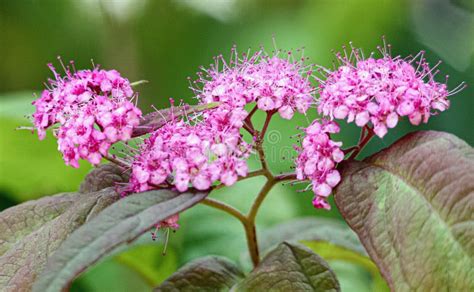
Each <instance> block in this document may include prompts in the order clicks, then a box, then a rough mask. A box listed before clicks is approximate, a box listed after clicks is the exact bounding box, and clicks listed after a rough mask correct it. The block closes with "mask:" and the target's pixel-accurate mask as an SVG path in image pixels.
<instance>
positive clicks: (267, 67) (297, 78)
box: [191, 47, 315, 119]
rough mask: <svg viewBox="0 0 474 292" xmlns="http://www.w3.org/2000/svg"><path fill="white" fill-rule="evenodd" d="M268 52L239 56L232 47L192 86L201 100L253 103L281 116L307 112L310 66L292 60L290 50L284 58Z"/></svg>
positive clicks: (230, 104)
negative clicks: (227, 58) (226, 58)
mask: <svg viewBox="0 0 474 292" xmlns="http://www.w3.org/2000/svg"><path fill="white" fill-rule="evenodd" d="M280 54H281V52H279V51H278V52H277V53H276V54H275V55H273V56H270V55H267V54H266V53H265V52H264V50H263V49H262V50H259V51H257V52H256V53H255V54H253V55H251V56H248V55H243V57H242V58H240V57H239V55H238V54H237V50H236V48H235V47H234V48H233V49H232V53H231V59H230V61H229V62H226V61H225V60H224V58H223V57H222V56H218V57H216V58H215V59H216V63H215V64H214V65H211V66H210V68H209V69H203V71H204V73H202V72H200V73H198V79H197V80H196V81H194V84H192V86H191V88H192V90H193V91H194V92H195V94H196V96H197V98H198V100H199V102H200V103H210V102H221V103H223V104H225V105H226V106H227V107H229V108H232V109H235V108H242V109H243V107H244V106H245V105H246V104H248V103H252V102H256V104H257V107H258V108H259V109H261V110H263V111H274V110H276V111H278V112H279V114H280V116H281V117H282V118H284V119H291V118H292V117H293V115H294V113H295V111H298V112H300V113H303V114H304V113H306V111H307V110H308V108H309V107H310V106H311V105H312V104H313V100H314V93H315V88H314V87H313V86H312V85H311V83H310V82H309V80H308V76H310V75H311V70H312V69H311V66H305V65H304V64H303V60H296V61H294V60H293V56H292V54H291V53H288V56H287V57H286V58H281V57H280V56H279V55H280Z"/></svg>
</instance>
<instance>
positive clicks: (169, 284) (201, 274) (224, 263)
mask: <svg viewBox="0 0 474 292" xmlns="http://www.w3.org/2000/svg"><path fill="white" fill-rule="evenodd" d="M243 277H244V274H243V273H242V271H240V270H239V269H238V268H237V267H236V266H235V264H233V263H232V262H230V261H229V260H227V259H225V258H223V257H217V256H207V257H204V258H200V259H197V260H195V261H192V262H190V263H188V264H186V265H185V266H183V267H182V268H181V269H179V270H178V271H177V272H176V273H174V274H173V275H172V276H171V277H169V278H168V279H167V280H166V281H164V282H163V283H162V284H161V285H160V286H159V287H157V288H156V289H155V291H157V292H158V291H163V292H165V291H229V289H230V288H231V287H232V286H233V285H234V284H235V283H236V282H237V281H239V280H240V279H241V278H243Z"/></svg>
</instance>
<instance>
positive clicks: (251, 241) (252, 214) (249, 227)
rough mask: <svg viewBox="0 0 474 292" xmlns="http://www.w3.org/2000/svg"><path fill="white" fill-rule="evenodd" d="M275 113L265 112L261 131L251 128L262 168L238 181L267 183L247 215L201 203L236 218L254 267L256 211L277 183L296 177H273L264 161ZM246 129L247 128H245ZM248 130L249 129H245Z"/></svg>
mask: <svg viewBox="0 0 474 292" xmlns="http://www.w3.org/2000/svg"><path fill="white" fill-rule="evenodd" d="M274 113H275V112H267V117H266V119H265V123H264V125H263V127H262V130H261V131H260V132H258V131H255V130H253V126H252V131H255V133H256V138H257V140H256V141H255V142H256V149H257V152H258V155H259V157H260V161H261V163H262V168H261V169H259V170H256V171H253V172H250V173H249V174H248V175H247V176H245V177H239V179H238V180H239V181H241V180H244V179H247V178H251V177H256V176H264V177H265V178H266V179H267V181H266V182H265V184H264V185H263V187H262V189H261V190H260V192H259V193H258V195H257V197H256V198H255V200H254V202H253V204H252V206H251V207H250V210H249V211H248V213H247V214H246V215H245V214H243V213H242V212H240V211H239V210H237V209H236V208H234V207H232V206H229V205H227V204H226V203H224V202H220V201H218V200H215V199H211V198H206V199H204V200H203V201H202V204H204V205H206V206H209V207H213V208H216V209H219V210H221V211H224V212H226V213H228V214H230V215H232V216H234V217H235V218H237V219H238V220H239V221H240V222H241V223H242V225H243V227H244V230H245V235H246V238H247V246H248V249H249V254H250V258H251V259H252V263H253V265H254V267H256V266H257V265H258V263H259V262H260V254H259V249H258V241H257V232H256V227H255V221H256V218H257V214H258V210H259V209H260V206H261V205H262V203H263V201H264V200H265V198H266V197H267V195H268V193H270V191H271V190H272V188H273V187H274V186H275V185H276V184H277V183H279V182H283V181H288V180H295V179H296V175H295V174H294V173H285V174H280V175H273V174H272V173H271V171H270V170H269V169H268V165H267V162H266V160H265V153H264V151H263V147H262V144H263V138H264V136H265V133H266V131H267V129H268V125H269V123H270V120H271V118H272V115H273V114H274ZM249 123H250V124H251V122H250V120H248V121H247V125H249ZM246 129H247V128H246ZM247 130H249V129H247ZM223 186H224V185H222V184H221V185H218V186H216V187H214V188H213V190H216V189H220V188H222V187H223Z"/></svg>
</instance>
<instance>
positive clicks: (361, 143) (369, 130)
mask: <svg viewBox="0 0 474 292" xmlns="http://www.w3.org/2000/svg"><path fill="white" fill-rule="evenodd" d="M364 129H365V130H366V131H367V134H366V135H365V137H364V138H362V136H363V135H362V133H361V139H360V141H359V143H358V145H357V146H356V148H355V150H354V152H352V154H351V156H349V160H353V159H355V158H356V157H357V155H358V154H359V153H360V152H361V151H362V149H364V147H365V145H367V143H369V141H370V139H372V137H373V136H374V135H375V133H374V130H373V129H372V128H370V127H368V126H365V127H364V128H363V129H362V131H364Z"/></svg>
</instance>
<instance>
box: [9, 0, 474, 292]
mask: <svg viewBox="0 0 474 292" xmlns="http://www.w3.org/2000/svg"><path fill="white" fill-rule="evenodd" d="M473 15H474V2H472V0H313V1H311V0H307V1H303V0H274V1H269V0H268V1H264V0H257V1H253V0H102V1H100V0H56V1H54V0H41V1H39V0H38V1H33V0H11V1H9V0H0V211H1V210H3V209H5V208H7V207H9V206H12V205H15V204H18V203H21V202H24V201H26V200H30V199H35V198H39V197H41V196H44V195H48V194H54V193H58V192H65V191H75V190H77V189H78V185H79V184H80V182H81V180H82V178H83V177H84V175H85V174H86V173H87V172H88V171H89V170H90V166H88V165H87V164H85V163H83V164H82V165H81V167H80V168H79V169H72V168H70V167H67V166H65V165H64V164H63V162H62V160H61V157H60V154H59V153H58V152H57V150H56V148H57V147H56V144H55V141H54V139H53V137H52V136H51V135H49V136H48V138H47V139H46V140H44V141H37V137H36V135H33V134H31V133H30V132H28V131H16V130H15V128H16V127H18V126H22V125H29V122H28V119H27V118H26V117H25V116H27V115H29V114H31V113H32V112H33V107H32V106H31V101H32V100H33V99H34V95H33V94H34V93H39V92H40V91H41V90H42V88H43V82H44V81H45V80H46V79H47V78H48V77H51V72H49V70H48V68H47V67H46V63H48V62H53V63H55V64H56V65H57V67H59V63H58V62H57V60H56V57H57V56H61V57H62V58H63V59H64V60H66V61H68V60H75V62H76V67H77V68H90V67H91V66H92V65H91V59H93V60H94V63H96V64H101V65H102V67H104V68H108V69H111V68H115V69H117V70H119V71H120V72H121V73H122V75H123V76H125V77H127V78H129V79H130V80H131V81H136V80H142V79H145V80H148V81H149V83H148V84H146V85H142V86H140V87H139V88H138V91H139V92H140V105H141V107H142V109H143V110H144V111H145V112H149V111H151V110H152V109H151V105H154V106H156V107H158V108H160V107H166V106H167V105H168V103H169V102H168V99H169V98H170V97H173V98H177V99H184V100H185V101H187V102H190V103H193V102H194V100H193V98H192V92H191V90H189V89H188V82H187V80H186V78H187V77H188V76H191V77H193V76H195V73H196V71H198V67H199V66H200V65H204V66H207V65H208V64H209V63H211V62H212V57H213V56H215V55H217V54H220V53H222V54H224V55H228V54H229V51H230V48H231V46H232V45H233V44H234V43H235V44H237V46H238V48H239V49H240V50H241V51H244V50H247V49H248V48H253V49H257V48H258V47H259V46H260V45H264V46H265V47H266V48H267V50H268V51H271V50H272V49H273V44H272V36H273V35H274V36H275V38H276V43H277V47H278V48H279V49H283V50H288V49H300V48H304V54H305V56H307V57H309V61H310V62H314V63H318V64H321V65H324V66H331V64H332V62H333V60H334V58H333V53H332V52H331V50H333V49H334V50H338V49H339V48H340V47H341V46H342V45H343V44H347V43H348V42H349V41H353V43H354V45H355V46H358V47H362V48H364V50H365V52H367V53H369V52H371V51H375V50H376V46H377V45H379V44H381V36H382V35H385V36H386V38H387V39H388V41H389V42H390V43H391V44H392V47H393V48H392V51H393V54H401V55H404V56H405V55H409V54H413V53H416V52H418V51H419V50H421V49H426V50H427V55H426V56H427V59H428V60H429V61H430V62H431V63H433V64H434V63H435V62H437V61H438V60H439V59H441V60H443V64H442V65H441V66H440V69H441V72H442V73H441V74H440V80H443V79H444V77H443V75H446V74H448V75H450V80H449V85H450V87H451V88H454V87H455V86H456V85H457V84H459V83H460V82H461V81H465V82H467V84H468V85H469V87H467V88H466V89H465V90H464V91H462V92H461V93H459V94H457V95H456V96H453V97H452V106H451V109H450V110H449V111H447V112H444V113H442V114H441V115H439V116H437V117H434V118H432V119H431V120H430V122H429V124H427V125H422V126H420V127H418V128H415V127H412V126H410V125H409V124H408V123H407V122H406V121H405V122H402V123H401V124H400V125H399V126H397V128H396V129H393V130H391V131H389V134H388V135H387V136H386V137H384V139H378V138H377V139H374V140H373V141H372V142H371V144H370V145H369V147H368V148H367V149H366V150H365V151H364V153H363V155H368V154H370V153H373V152H375V151H377V150H379V149H381V148H383V147H386V146H388V145H390V144H391V143H392V142H393V141H395V140H396V139H398V138H400V137H401V136H403V135H405V134H406V133H408V132H410V131H414V130H415V129H431V130H440V131H448V132H451V133H453V134H455V135H457V136H459V137H460V138H462V139H464V140H466V141H467V142H468V143H470V144H471V145H472V144H473V143H474V130H473V127H474V122H473V118H472V115H473V113H474V98H473V96H474V89H473V88H474V87H473V86H472V85H473V84H474V66H473V55H474V16H473ZM315 117H316V114H315V111H313V112H312V113H310V114H308V116H307V117H303V116H300V117H296V118H294V119H293V120H292V121H291V122H287V121H283V120H281V119H280V120H279V119H278V118H277V119H275V120H274V122H273V123H272V125H271V128H270V130H269V134H268V143H267V144H266V145H265V147H266V150H267V152H269V153H270V154H269V155H268V156H269V158H270V166H271V167H272V169H273V170H274V172H281V171H288V170H290V168H291V165H292V163H291V160H292V154H293V153H292V151H291V145H292V144H293V143H295V140H294V139H292V138H291V137H290V136H292V135H293V134H295V133H298V130H296V126H297V125H307V124H308V121H311V120H312V119H314V118H315ZM259 119H261V116H257V120H259ZM257 124H258V121H257ZM343 128H344V129H343V133H342V134H340V135H339V137H338V138H339V139H340V140H342V141H344V144H345V145H347V146H349V145H352V144H354V143H355V142H356V139H357V137H358V131H357V128H355V127H353V126H347V125H345V126H344V127H343ZM250 164H251V167H253V168H257V167H258V163H257V161H256V160H251V162H250ZM262 184H263V181H262V180H260V179H258V178H255V179H252V180H251V181H250V183H248V181H246V182H245V183H241V184H237V185H236V186H234V187H232V188H230V189H229V190H227V191H226V192H225V193H222V192H221V193H218V194H215V196H216V197H219V198H220V199H222V200H225V201H227V202H230V203H232V204H234V205H236V206H238V207H239V208H241V209H242V210H246V209H247V208H248V206H249V204H250V202H251V200H252V197H253V196H254V195H255V191H256V190H257V188H258V187H259V186H260V185H262ZM302 187H304V186H295V187H292V186H289V185H285V186H279V187H277V188H275V189H274V190H273V191H272V193H271V194H270V196H269V198H268V199H267V201H266V202H265V204H264V206H263V208H262V211H261V213H260V215H259V218H258V225H259V229H263V228H265V227H269V226H272V225H274V224H276V223H279V222H283V221H285V220H289V219H291V218H296V217H301V216H316V217H317V216H320V217H333V218H335V219H336V220H340V217H339V215H338V213H337V210H335V208H333V210H332V211H331V212H327V211H321V210H314V209H313V207H312V205H311V197H312V195H311V194H310V193H301V192H297V191H298V189H301V188H302ZM181 225H182V228H181V229H180V230H179V231H178V232H177V233H176V234H173V235H172V238H171V244H170V246H169V248H168V253H167V255H166V256H165V257H163V256H162V255H161V250H162V245H161V243H159V242H158V243H151V240H148V241H147V240H146V239H145V241H144V242H145V244H142V245H138V246H135V247H133V248H131V249H130V250H129V251H127V252H124V253H121V254H119V255H118V256H114V257H111V258H109V259H107V260H105V261H103V262H101V263H100V264H98V265H96V266H95V267H93V268H92V269H91V270H90V271H88V272H87V273H85V274H84V275H83V276H81V277H80V278H79V279H78V280H77V281H76V282H75V284H74V286H73V290H76V291H112V290H113V291H148V290H149V289H150V287H151V286H152V285H155V284H156V283H159V282H160V281H162V280H163V279H164V278H166V277H167V276H168V275H170V274H171V273H172V272H173V271H175V270H176V269H177V268H178V267H180V266H181V265H182V264H183V263H185V262H186V261H188V260H190V259H193V258H196V257H199V256H202V255H206V254H219V255H225V256H228V257H230V258H232V259H234V260H238V261H239V260H240V261H241V262H245V255H244V253H242V251H243V250H244V249H245V238H244V233H243V231H242V230H241V226H240V225H239V223H238V222H236V221H235V220H234V219H233V218H227V217H226V216H225V215H224V214H221V213H219V212H218V211H214V210H212V209H209V208H208V207H206V206H197V207H195V208H193V209H191V210H189V211H187V212H186V213H184V214H183V216H182V220H181ZM333 265H334V268H335V269H336V272H337V273H338V276H339V279H340V281H341V283H342V286H343V290H347V291H370V290H371V287H372V286H371V278H370V275H369V274H368V273H367V272H366V271H364V270H363V269H361V268H360V267H357V266H356V265H348V264H341V263H336V262H334V263H333Z"/></svg>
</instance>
